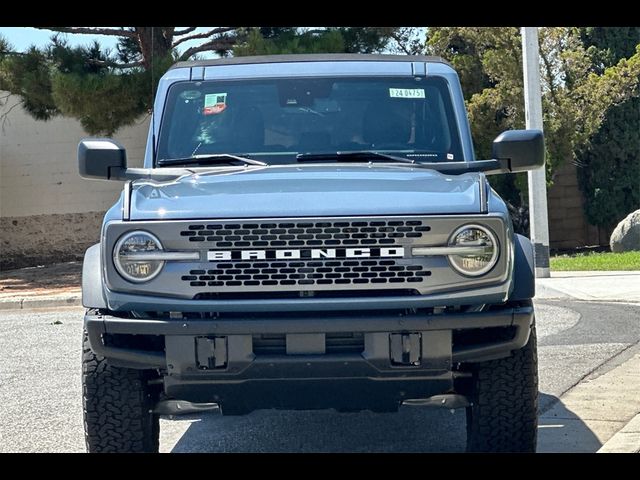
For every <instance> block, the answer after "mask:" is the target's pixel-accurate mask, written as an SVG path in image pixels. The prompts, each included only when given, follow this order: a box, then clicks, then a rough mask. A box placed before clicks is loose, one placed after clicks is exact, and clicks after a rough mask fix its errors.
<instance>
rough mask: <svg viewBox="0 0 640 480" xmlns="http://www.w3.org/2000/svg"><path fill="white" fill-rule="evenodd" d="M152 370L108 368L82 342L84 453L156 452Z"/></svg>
mask: <svg viewBox="0 0 640 480" xmlns="http://www.w3.org/2000/svg"><path fill="white" fill-rule="evenodd" d="M156 376H157V374H156V372H155V371H147V370H133V369H129V368H120V367H114V366H112V365H108V364H107V362H106V361H105V359H104V357H100V356H98V355H95V354H94V353H93V352H92V351H91V349H90V348H89V341H88V337H87V333H86V332H83V339H82V406H83V414H84V432H85V442H86V446H87V451H88V452H89V453H93V452H119V453H124V452H141V453H142V452H147V453H149V452H151V453H153V452H158V444H159V434H160V423H159V417H158V415H156V414H154V413H152V411H153V408H154V405H155V401H156V399H157V394H156V393H155V392H154V388H153V387H150V386H149V385H148V382H149V380H150V379H152V378H154V377H156Z"/></svg>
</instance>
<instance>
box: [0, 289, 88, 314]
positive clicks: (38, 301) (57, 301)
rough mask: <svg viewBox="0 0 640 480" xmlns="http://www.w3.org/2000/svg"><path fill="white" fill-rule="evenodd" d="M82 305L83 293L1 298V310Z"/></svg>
mask: <svg viewBox="0 0 640 480" xmlns="http://www.w3.org/2000/svg"><path fill="white" fill-rule="evenodd" d="M80 305H82V295H81V294H79V293H78V294H75V295H65V296H59V297H24V298H9V299H5V300H0V310H25V309H28V308H56V307H75V306H80Z"/></svg>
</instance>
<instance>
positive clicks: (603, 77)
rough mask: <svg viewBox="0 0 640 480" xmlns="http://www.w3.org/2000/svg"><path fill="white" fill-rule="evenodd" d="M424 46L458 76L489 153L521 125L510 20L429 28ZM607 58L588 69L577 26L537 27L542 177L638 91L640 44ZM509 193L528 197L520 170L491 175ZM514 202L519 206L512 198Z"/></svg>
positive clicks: (518, 54)
mask: <svg viewBox="0 0 640 480" xmlns="http://www.w3.org/2000/svg"><path fill="white" fill-rule="evenodd" d="M427 49H428V50H429V52H430V53H434V54H436V55H440V56H442V57H444V58H445V59H447V60H449V61H450V62H451V63H452V64H453V66H454V67H455V68H456V69H457V70H458V72H459V74H460V79H461V82H462V86H463V90H464V92H465V98H466V101H467V109H468V114H469V120H470V123H471V129H472V133H473V136H474V143H475V148H476V153H477V154H478V156H480V157H485V158H488V156H489V155H490V154H491V142H492V140H493V138H494V137H495V136H496V135H497V134H498V133H499V132H500V131H502V130H506V129H512V128H524V124H525V121H524V101H523V78H522V51H521V38H520V31H519V29H518V28H515V27H483V28H479V27H433V28H429V30H428V40H427ZM628 55H629V57H628V58H620V57H619V58H618V60H617V61H616V62H612V63H611V64H610V65H602V68H601V69H600V71H598V70H597V69H595V68H594V61H595V60H594V57H593V56H592V55H591V54H590V53H589V52H588V51H587V49H586V48H585V45H584V43H583V40H582V38H581V35H580V30H579V29H577V28H566V27H545V28H541V29H540V57H541V67H542V75H541V77H542V84H543V99H542V101H543V112H544V129H545V138H546V149H547V170H548V178H549V179H550V181H553V174H554V171H555V170H556V168H557V166H558V165H560V164H561V163H562V162H564V161H569V160H575V159H576V158H577V156H578V154H579V152H581V151H582V150H584V149H585V148H587V147H588V145H589V141H590V139H591V138H592V137H593V136H594V135H595V134H596V132H598V130H599V129H600V126H601V125H602V123H603V121H604V119H605V115H606V114H607V112H608V111H609V110H610V109H611V108H612V107H615V106H616V105H618V104H620V103H623V102H625V101H627V100H628V99H630V98H633V97H637V96H638V85H639V81H640V45H639V46H638V47H636V48H634V49H630V50H629V52H628ZM491 180H492V183H494V186H496V187H497V188H500V189H507V190H508V191H507V192H504V191H502V192H501V193H505V196H506V197H507V198H508V199H511V200H514V199H515V197H514V190H513V189H514V188H515V189H516V190H517V191H518V192H520V194H519V195H518V196H519V197H520V198H519V200H520V202H519V203H520V204H524V203H526V195H525V193H526V184H525V183H524V181H523V176H520V177H519V178H518V180H517V181H514V180H513V177H511V178H509V177H505V178H503V179H499V178H496V179H494V178H492V179H491ZM515 206H518V205H515Z"/></svg>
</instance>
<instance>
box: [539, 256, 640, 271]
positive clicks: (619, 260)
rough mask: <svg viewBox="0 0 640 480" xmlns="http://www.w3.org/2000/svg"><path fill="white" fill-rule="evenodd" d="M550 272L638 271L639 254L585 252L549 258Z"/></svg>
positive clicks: (639, 267) (639, 264)
mask: <svg viewBox="0 0 640 480" xmlns="http://www.w3.org/2000/svg"><path fill="white" fill-rule="evenodd" d="M551 270H556V271H562V270H565V271H577V270H640V252H624V253H612V252H602V253H597V252H587V253H576V254H572V255H558V256H556V257H551Z"/></svg>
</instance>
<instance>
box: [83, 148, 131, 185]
mask: <svg viewBox="0 0 640 480" xmlns="http://www.w3.org/2000/svg"><path fill="white" fill-rule="evenodd" d="M126 169H127V152H126V150H125V148H124V147H123V146H122V145H120V144H119V143H117V142H114V141H113V140H109V139H108V138H86V139H84V140H81V141H80V143H79V144H78V170H79V172H80V176H81V177H84V178H92V179H98V180H119V179H121V178H122V174H123V172H125V171H126Z"/></svg>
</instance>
